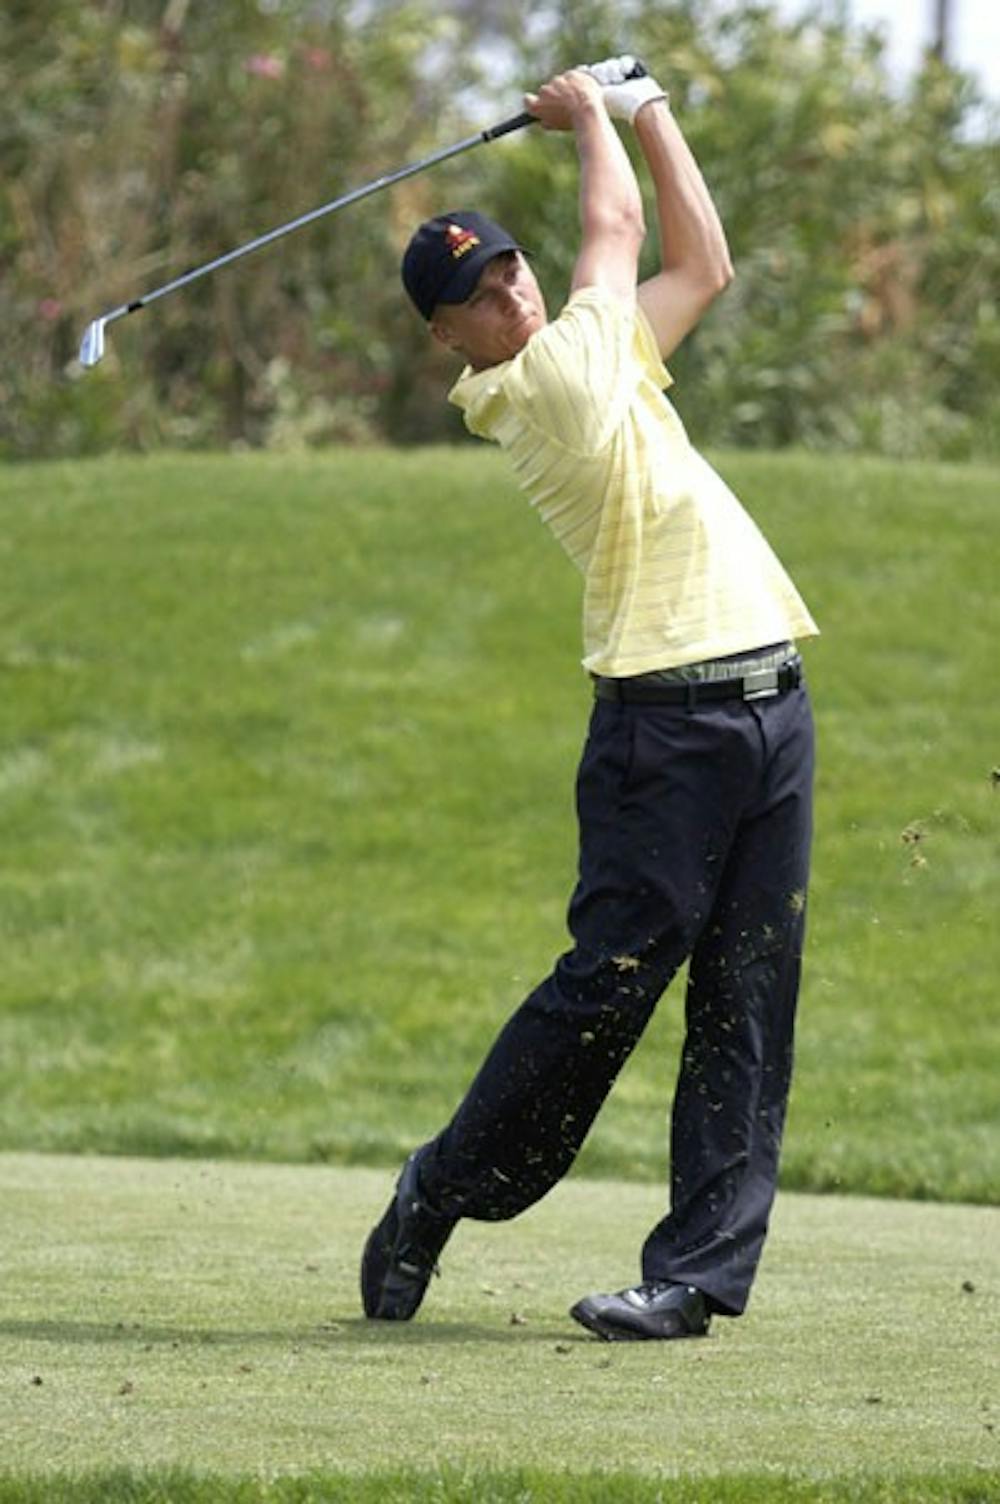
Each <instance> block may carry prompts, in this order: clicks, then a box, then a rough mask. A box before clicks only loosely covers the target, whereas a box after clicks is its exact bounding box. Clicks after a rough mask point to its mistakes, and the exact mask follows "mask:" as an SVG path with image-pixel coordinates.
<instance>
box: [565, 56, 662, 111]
mask: <svg viewBox="0 0 1000 1504" xmlns="http://www.w3.org/2000/svg"><path fill="white" fill-rule="evenodd" d="M637 69H642V72H641V73H640V74H639V76H638V77H634V76H631V75H633V74H634V72H635V70H637ZM584 72H586V73H589V74H590V76H591V78H595V79H596V80H597V82H598V83H599V84H600V86H601V93H602V94H603V95H604V103H605V105H606V106H607V111H608V114H609V115H610V116H611V118H612V120H627V121H628V123H629V124H630V125H631V124H632V123H633V121H634V120H635V117H636V115H638V113H639V111H640V110H641V109H642V107H643V105H644V104H649V103H650V101H651V100H654V99H664V100H668V101H669V95H668V94H667V91H666V89H662V88H661V87H660V85H659V84H658V83H657V82H656V79H655V78H650V76H649V74H648V73H647V72H646V70H645V69H644V68H643V67H642V64H641V63H640V62H639V59H638V58H635V57H633V56H632V54H631V53H629V52H624V53H622V55H621V57H608V58H605V59H604V62H603V63H588V64H587V66H586V68H585V69H584Z"/></svg>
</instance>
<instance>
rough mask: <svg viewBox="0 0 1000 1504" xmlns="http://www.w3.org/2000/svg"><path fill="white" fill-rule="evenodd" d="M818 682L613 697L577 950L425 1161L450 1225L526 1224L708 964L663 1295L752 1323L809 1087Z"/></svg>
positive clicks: (591, 761) (585, 771) (661, 1255)
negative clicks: (790, 1115) (679, 979)
mask: <svg viewBox="0 0 1000 1504" xmlns="http://www.w3.org/2000/svg"><path fill="white" fill-rule="evenodd" d="M812 771H813V732H812V716H811V713H810V708H809V702H808V697H807V692H806V690H805V687H804V686H802V687H799V688H797V689H793V690H790V691H788V692H787V693H785V694H782V695H779V696H776V697H774V698H771V699H763V700H756V701H742V700H726V701H723V702H717V703H712V704H708V705H704V706H698V707H696V708H693V709H688V708H687V707H685V706H673V705H647V704H642V705H635V704H618V703H616V702H609V701H604V700H598V701H596V702H595V705H594V710H593V714H592V717H591V722H590V729H589V734H588V737H587V742H586V746H585V748H584V752H583V757H582V760H581V763H580V770H579V776H578V782H577V808H578V814H579V822H580V869H579V881H578V883H577V887H576V890H575V892H574V894H573V898H572V901H571V904H570V909H569V929H570V933H571V935H572V939H573V946H572V949H570V950H569V951H567V952H566V953H565V954H564V955H563V956H561V957H560V959H559V960H558V962H557V963H556V966H555V968H554V970H553V971H552V973H551V975H550V976H548V977H547V978H546V979H545V981H544V982H542V983H541V985H540V986H538V987H537V988H536V989H535V990H534V992H532V993H531V994H530V996H529V997H528V998H527V999H526V1000H525V1001H524V1003H522V1005H521V1006H520V1008H519V1009H518V1010H517V1011H516V1012H515V1013H514V1015H513V1016H512V1018H511V1019H510V1020H509V1022H508V1023H507V1024H506V1025H505V1027H504V1028H503V1029H502V1031H501V1033H500V1035H499V1036H498V1038H497V1040H496V1042H495V1043H494V1045H493V1046H492V1048H491V1050H490V1052H489V1054H488V1055H487V1057H486V1060H485V1061H484V1063H483V1065H482V1068H481V1069H480V1071H479V1074H478V1075H477V1076H476V1078H475V1080H474V1081H473V1083H472V1086H471V1087H470V1089H469V1091H468V1093H467V1095H466V1097H465V1099H464V1101H463V1102H462V1103H461V1105H460V1106H459V1108H458V1111H457V1112H456V1114H455V1116H454V1118H453V1119H452V1121H451V1123H450V1124H449V1125H448V1127H447V1128H445V1129H444V1131H443V1132H442V1133H441V1134H440V1135H439V1136H438V1137H437V1138H436V1139H435V1140H434V1141H433V1143H432V1145H431V1147H430V1149H429V1151H428V1153H427V1155H426V1157H425V1160H424V1164H423V1166H422V1171H421V1175H422V1180H423V1183H424V1186H425V1189H426V1192H427V1194H428V1195H429V1196H430V1197H431V1198H432V1200H434V1201H435V1202H437V1204H438V1205H439V1206H440V1207H441V1208H442V1210H445V1211H448V1212H451V1213H453V1214H455V1215H461V1216H464V1217H472V1218H476V1219H480V1220H498V1219H503V1218H508V1217H513V1216H516V1215H517V1214H518V1212H521V1211H523V1210H524V1209H525V1208H526V1207H528V1206H530V1205H531V1204H532V1203H533V1202H534V1201H537V1200H538V1199H539V1197H541V1196H543V1195H544V1194H545V1193H546V1191H548V1190H550V1189H551V1187H552V1186H553V1185H554V1184H555V1183H556V1182H557V1181H558V1180H559V1179H560V1178H561V1177H562V1176H563V1175H564V1174H565V1173H566V1171H567V1170H568V1169H569V1167H570V1165H571V1164H572V1162H573V1159H574V1157H575V1155H576V1154H577V1152H578V1151H579V1149H580V1146H581V1145H582V1143H583V1141H584V1138H585V1137H586V1134H587V1132H588V1130H589V1128H590V1125H591V1123H592V1122H593V1120H594V1118H595V1116H596V1114H597V1112H598V1110H599V1109H600V1106H601V1104H602V1102H603V1101H604V1099H605V1097H606V1096H607V1094H608V1092H609V1090H610V1089H611V1086H612V1084H613V1083H614V1080H615V1078H616V1076H617V1075H618V1072H619V1071H620V1070H621V1068H622V1066H623V1065H624V1063H625V1061H626V1060H627V1058H628V1056H629V1054H630V1052H631V1051H632V1049H633V1048H634V1046H635V1045H636V1043H637V1042H638V1040H639V1038H640V1036H641V1034H642V1031H643V1029H644V1028H645V1026H646V1023H647V1021H648V1019H649V1018H650V1016H651V1014H652V1011H653V1008H654V1007H655V1005H656V1002H657V1000H658V998H659V997H660V995H661V994H662V993H663V991H664V989H665V988H666V986H667V984H668V983H669V981H670V979H671V977H672V976H673V975H674V973H675V972H676V971H677V969H678V968H679V967H680V966H681V965H682V963H683V962H684V961H685V960H687V959H688V958H690V963H691V964H690V968H689V974H688V987H687V994H686V1000H685V1021H686V1033H685V1039H684V1044H683V1049H682V1053H681V1062H680V1071H679V1076H678V1080H677V1084H676V1089H675V1093H674V1099H673V1108H672V1114H671V1137H670V1210H669V1212H668V1214H667V1215H666V1216H665V1217H664V1218H663V1219H662V1221H660V1222H659V1223H657V1225H656V1226H655V1227H654V1228H653V1229H652V1231H651V1232H650V1234H649V1236H648V1238H647V1239H646V1242H645V1245H644V1247H643V1251H642V1274H643V1278H645V1279H673V1280H678V1281H682V1282H684V1283H686V1284H691V1285H695V1286H697V1287H698V1288H699V1289H700V1290H702V1291H703V1292H704V1293H705V1295H706V1296H707V1297H708V1299H709V1302H710V1304H711V1306H712V1308H713V1309H714V1310H716V1311H718V1312H720V1313H722V1314H728V1315H738V1314H739V1313H740V1312H741V1311H742V1310H743V1309H744V1307H745V1305H746V1302H747V1298H748V1295H749V1291H750V1286H751V1284H752V1282H753V1278H754V1274H755V1271H756V1268H757V1262H758V1260H759V1258H760V1253H761V1248H762V1246H763V1242H764V1238H765V1235H766V1232H767V1224H768V1217H769V1214H770V1210H771V1204H772V1201H773V1199H774V1192H775V1186H776V1180H777V1170H778V1155H779V1149H780V1144H781V1134H782V1127H783V1124H784V1118H785V1107H786V1103H787V1100H788V1090H789V1084H790V1079H791V1070H792V1045H793V1030H794V1020H795V1005H796V997H797V993H798V983H799V971H800V963H801V953H802V941H803V933H804V923H805V903H806V886H807V882H808V868H809V846H810V837H811V810H812Z"/></svg>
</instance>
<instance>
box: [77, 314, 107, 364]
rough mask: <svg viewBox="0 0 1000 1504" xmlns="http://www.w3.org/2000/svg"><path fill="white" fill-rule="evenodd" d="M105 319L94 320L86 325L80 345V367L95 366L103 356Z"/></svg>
mask: <svg viewBox="0 0 1000 1504" xmlns="http://www.w3.org/2000/svg"><path fill="white" fill-rule="evenodd" d="M106 323H107V320H106V319H94V321H93V323H91V324H88V325H87V331H86V333H85V334H84V336H83V340H82V341H81V344H80V364H81V365H82V366H96V364H97V362H98V361H99V360H100V358H101V356H102V355H103V354H104V325H105V324H106Z"/></svg>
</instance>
